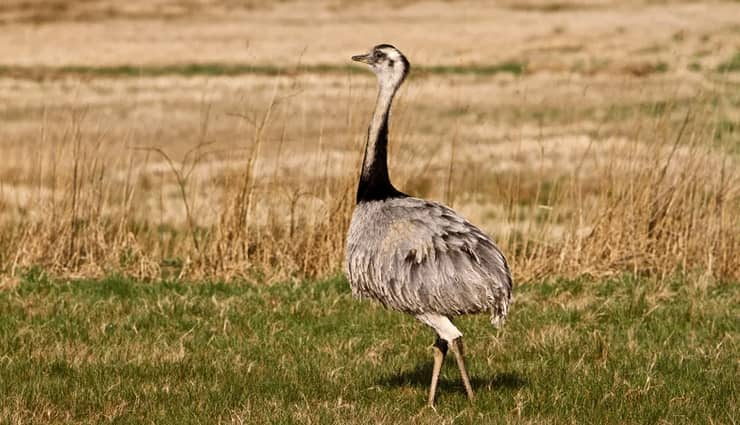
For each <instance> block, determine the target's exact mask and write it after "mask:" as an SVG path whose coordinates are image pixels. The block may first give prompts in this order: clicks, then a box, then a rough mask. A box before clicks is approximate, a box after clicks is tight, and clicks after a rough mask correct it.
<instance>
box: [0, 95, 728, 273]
mask: <svg viewBox="0 0 740 425" xmlns="http://www.w3.org/2000/svg"><path fill="white" fill-rule="evenodd" d="M291 87H292V86H291V85H290V84H288V85H283V86H279V85H277V84H276V85H275V86H274V90H273V91H272V95H271V96H270V97H269V98H268V100H267V101H266V102H261V103H259V104H254V102H249V101H244V102H243V103H242V104H241V105H242V106H243V108H242V109H239V108H238V107H237V108H232V109H231V111H230V112H229V113H228V114H227V115H228V116H229V117H230V118H231V119H232V122H233V131H234V132H235V133H238V134H239V139H240V142H239V145H238V146H229V147H228V149H225V148H223V147H221V146H220V145H219V140H218V135H214V134H213V131H212V130H211V123H212V121H213V120H214V119H215V118H214V114H213V108H212V107H213V104H212V103H209V102H208V101H203V103H202V109H201V113H200V118H201V121H200V125H199V130H198V134H197V135H196V137H193V138H192V140H193V142H192V143H191V144H190V145H189V146H188V147H187V149H183V150H181V151H178V152H174V151H173V149H172V148H171V147H168V146H166V145H164V144H162V143H159V142H158V141H157V140H156V137H157V133H156V132H154V133H153V134H152V135H151V137H150V138H148V139H147V138H143V140H142V138H140V137H138V136H137V135H136V134H134V133H131V134H127V135H125V136H123V137H120V138H118V139H116V140H111V136H110V134H109V132H108V129H107V127H106V125H105V123H101V122H99V120H96V119H90V117H89V115H90V114H89V112H90V110H89V108H86V107H84V106H80V105H77V106H71V107H70V108H69V110H68V111H66V112H65V116H66V118H65V119H64V120H61V121H60V120H54V121H52V120H50V119H48V117H47V114H46V113H44V114H43V115H42V116H41V117H39V120H38V128H37V129H38V132H37V134H38V136H37V139H36V140H33V141H29V143H28V145H27V147H25V148H23V149H22V152H23V153H22V154H20V155H19V156H17V157H16V159H15V160H14V161H6V164H5V165H6V170H4V171H5V172H4V174H2V181H1V182H0V185H1V186H0V190H1V191H2V192H3V193H4V195H5V196H4V198H3V199H4V200H5V201H4V205H2V207H3V209H4V210H5V214H4V216H5V218H4V219H3V222H2V232H1V233H0V271H1V272H2V273H3V274H5V275H6V276H7V275H10V276H14V275H18V274H20V273H23V272H24V271H25V270H28V269H29V268H33V267H40V268H42V269H44V270H46V271H48V272H50V273H53V274H56V275H64V276H90V275H92V276H96V275H103V274H109V273H121V274H125V275H130V276H134V277H137V278H142V279H149V278H157V277H161V276H175V277H178V278H194V279H220V278H225V279H229V278H236V277H253V276H261V277H266V278H268V279H284V278H289V277H294V276H318V275H325V274H331V273H336V272H338V271H340V270H341V265H342V257H343V246H344V238H345V233H346V230H347V226H348V223H349V219H350V216H351V213H352V209H353V199H354V190H355V182H356V177H357V171H356V170H357V169H358V167H359V163H360V160H361V146H362V143H363V140H362V135H363V131H362V130H361V129H362V128H363V127H364V121H365V119H366V118H367V110H368V106H364V105H365V103H367V102H368V101H369V99H370V98H369V97H364V96H361V95H356V94H354V95H352V94H351V95H349V96H348V98H350V99H352V101H351V102H350V103H348V105H347V107H346V108H344V112H345V113H346V116H344V117H341V118H338V119H334V121H336V122H334V123H333V124H331V125H333V126H335V127H339V130H338V132H339V133H344V134H348V135H349V134H351V135H352V136H350V137H348V140H351V142H350V143H349V144H351V146H350V147H349V148H348V152H349V153H348V154H347V155H344V156H343V155H341V153H340V152H337V151H336V150H333V149H330V148H329V147H328V145H327V143H326V141H325V140H324V137H323V133H322V132H321V131H319V133H318V134H319V136H318V138H317V139H318V140H305V141H302V143H303V144H304V145H305V146H306V149H305V150H304V151H301V152H297V151H295V150H292V149H293V147H294V146H295V144H294V143H288V141H287V136H286V134H288V133H290V131H292V130H291V126H296V125H297V124H296V123H295V117H296V116H298V115H300V114H301V108H305V102H302V100H301V95H300V92H296V91H294V90H293V89H292V88H291ZM348 90H349V89H348ZM418 101H419V99H415V98H413V99H411V100H408V101H404V100H403V99H402V101H401V104H400V105H399V107H398V110H397V112H396V115H397V116H398V117H399V119H398V120H397V121H395V122H394V124H393V129H392V133H393V136H392V137H394V146H393V147H392V149H393V153H392V156H394V157H395V159H394V160H393V161H392V164H391V165H392V173H393V176H394V178H395V179H396V180H397V181H398V182H400V184H399V185H400V186H401V189H402V190H406V191H407V192H410V193H412V194H414V195H418V196H431V197H434V198H438V199H441V200H444V201H446V202H449V203H451V204H452V205H453V206H454V207H456V208H458V209H459V210H460V211H461V212H462V213H463V214H464V215H468V216H471V218H473V219H474V220H473V221H476V222H479V223H480V224H481V225H482V227H484V228H485V229H486V230H487V231H489V232H490V233H491V234H492V235H493V236H494V237H495V239H497V240H498V242H499V244H500V245H501V248H502V249H503V250H504V252H505V253H506V254H507V257H508V258H509V261H510V263H511V267H512V270H513V272H514V275H515V279H516V280H517V281H520V282H521V281H527V280H531V279H536V278H541V277H545V276H574V275H581V274H589V275H594V276H602V275H609V274H618V273H623V272H632V273H638V274H646V275H650V276H654V277H657V278H660V277H663V276H666V275H670V274H673V273H691V274H695V275H696V276H700V277H708V278H715V279H734V280H738V279H740V256H738V255H737V252H738V251H739V250H740V179H739V177H740V176H739V175H738V167H737V165H738V158H737V155H736V154H733V153H730V150H731V149H730V148H731V147H729V148H728V146H727V145H726V144H721V143H717V142H716V141H715V137H714V136H715V133H716V126H717V124H716V123H717V119H716V107H715V102H713V101H712V98H711V96H707V97H706V98H697V99H695V100H694V101H693V102H692V103H690V104H688V105H686V104H679V103H677V104H675V105H672V104H668V105H667V106H665V105H663V106H662V107H661V108H660V111H658V112H657V113H647V112H644V111H642V112H638V113H636V114H635V115H634V116H633V117H632V118H633V119H631V120H630V121H628V122H629V126H627V127H625V126H624V122H627V121H624V122H620V123H617V125H616V127H617V128H616V129H614V128H611V129H610V130H609V131H606V130H603V131H602V130H601V129H602V128H606V127H608V126H609V124H610V122H611V121H610V120H611V119H612V118H611V117H610V116H608V115H607V116H605V117H603V118H601V121H602V122H601V123H600V124H599V126H597V127H596V128H595V129H591V130H584V131H583V132H582V133H581V134H577V135H576V136H573V135H572V134H571V135H566V136H562V137H561V136H542V137H533V138H532V137H529V136H524V135H523V136H521V137H520V138H507V139H506V140H504V141H499V143H491V144H490V145H482V146H481V145H476V146H471V145H469V144H468V143H467V142H466V140H465V139H464V137H465V136H464V132H462V131H461V130H462V129H463V127H464V124H463V121H462V120H463V119H464V118H465V116H466V110H465V109H464V108H463V109H462V110H461V112H460V113H459V115H460V116H461V117H462V118H461V119H460V120H458V121H457V124H456V125H455V126H453V127H454V128H451V129H448V131H449V132H448V133H447V135H446V137H444V138H441V141H440V142H439V143H438V144H436V145H435V146H434V148H433V149H428V150H427V154H426V157H425V156H418V157H416V158H417V160H416V161H407V160H406V159H407V158H408V155H409V152H411V157H414V151H413V149H414V145H415V143H417V141H416V140H415V139H414V137H413V136H412V135H413V132H414V129H413V128H414V126H418V125H420V124H423V120H424V115H423V114H418V115H415V111H414V107H415V106H418ZM415 102H416V103H415ZM360 105H363V106H360ZM311 108H315V106H311ZM304 112H305V111H304ZM314 112H315V111H314ZM319 112H320V111H319ZM653 112H654V111H653ZM326 126H329V124H326ZM612 127H614V126H612ZM358 129H359V131H358ZM293 130H295V129H293ZM294 133H295V131H294ZM533 147H534V148H533ZM471 150H472V151H473V156H475V155H479V156H480V155H483V156H485V155H490V156H492V157H495V158H496V160H495V161H492V162H490V163H488V162H486V161H484V162H483V164H481V163H480V162H479V163H468V162H466V161H468V159H469V157H470V152H469V151H471ZM399 152H400V153H404V152H405V155H407V156H405V157H401V158H399V156H400V153H399ZM466 152H467V154H466ZM394 153H395V154H396V155H394ZM466 155H467V156H466ZM19 158H20V159H19ZM466 158H467V159H466ZM440 159H441V162H442V164H443V165H442V166H435V165H434V164H433V163H434V161H438V160H440ZM506 161H509V162H517V163H525V164H526V166H522V167H508V166H504V165H502V164H504V163H506ZM401 162H403V163H401ZM285 163H292V164H293V166H291V167H288V168H286V167H284V166H283V165H284V164H285ZM296 164H297V165H296ZM8 170H10V171H8ZM9 200H13V202H10V201H9ZM476 218H477V219H480V220H475V219H476Z"/></svg>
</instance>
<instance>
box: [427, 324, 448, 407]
mask: <svg viewBox="0 0 740 425" xmlns="http://www.w3.org/2000/svg"><path fill="white" fill-rule="evenodd" d="M432 350H434V368H433V369H432V385H431V386H430V387H429V406H430V407H434V395H435V393H436V392H437V382H438V381H439V371H440V370H442V363H444V360H445V355H447V341H445V340H443V339H441V338H440V337H439V335H437V340H436V341H434V345H432Z"/></svg>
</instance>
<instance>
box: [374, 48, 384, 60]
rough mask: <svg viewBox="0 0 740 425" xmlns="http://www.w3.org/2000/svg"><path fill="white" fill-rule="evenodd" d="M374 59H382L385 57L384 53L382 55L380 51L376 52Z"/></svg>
mask: <svg viewBox="0 0 740 425" xmlns="http://www.w3.org/2000/svg"><path fill="white" fill-rule="evenodd" d="M373 57H374V58H375V59H380V58H382V57H383V53H381V52H380V50H376V51H374V52H373Z"/></svg>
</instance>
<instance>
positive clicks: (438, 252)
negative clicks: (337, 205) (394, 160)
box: [345, 44, 512, 406]
mask: <svg viewBox="0 0 740 425" xmlns="http://www.w3.org/2000/svg"><path fill="white" fill-rule="evenodd" d="M352 59H353V60H355V61H358V62H362V63H365V64H367V65H369V66H370V69H372V71H373V72H375V74H376V75H377V77H378V85H379V90H378V98H377V101H376V104H375V110H374V112H373V116H372V119H371V121H370V126H369V127H368V133H367V144H366V145H365V157H364V159H363V162H362V171H361V173H360V181H359V184H358V187H357V205H356V207H355V210H354V212H353V214H352V222H351V223H350V228H349V233H348V235H347V251H346V258H345V272H346V274H347V278H348V280H349V283H350V286H351V288H352V293H353V294H354V295H356V296H358V297H363V298H371V299H374V300H377V301H379V302H381V303H382V304H383V305H384V306H386V307H388V308H392V309H394V310H398V311H402V312H405V313H409V314H412V315H414V316H415V317H416V318H417V319H418V320H419V321H421V322H422V323H424V324H425V325H427V326H429V327H431V328H432V329H434V331H435V333H436V334H437V338H436V340H435V342H434V345H433V350H434V367H433V369H432V381H431V385H430V389H429V405H430V406H433V405H434V398H435V391H436V388H437V383H438V378H439V373H440V369H441V367H442V364H443V362H444V358H445V355H446V354H447V350H448V347H450V348H451V349H452V351H453V353H454V354H455V359H456V360H457V365H458V367H459V369H460V375H461V377H462V380H463V384H464V386H465V391H466V393H467V395H468V398H469V399H470V400H473V399H474V392H473V389H472V386H471V384H470V378H469V376H468V373H467V369H466V368H465V362H464V355H463V346H462V332H460V330H459V329H457V328H456V327H455V325H454V324H452V322H451V321H450V319H449V316H457V315H460V314H468V313H480V312H485V311H488V312H490V314H491V322H492V323H493V324H494V325H496V326H498V325H501V324H502V323H503V322H504V320H505V319H506V316H507V314H508V311H509V302H510V300H511V290H512V281H511V273H510V272H509V267H508V265H507V263H506V259H505V258H504V255H503V254H502V253H501V251H500V250H499V249H498V247H497V246H496V244H495V243H494V242H493V240H491V238H489V237H488V236H487V235H486V234H485V233H484V232H483V231H481V230H480V229H479V228H478V227H476V226H474V225H472V224H471V223H470V222H468V221H467V220H465V219H464V218H462V217H460V216H459V215H458V214H457V213H455V212H454V211H453V210H451V209H450V208H448V207H446V206H444V205H441V204H439V203H436V202H431V201H425V200H422V199H418V198H413V197H410V196H408V195H406V194H404V193H402V192H400V191H399V190H398V189H396V188H395V187H394V186H393V184H392V183H391V181H390V177H389V175H388V164H387V145H388V119H389V115H390V110H391V105H392V103H393V97H394V96H395V94H396V91H397V90H398V88H399V87H400V86H401V84H402V83H403V81H404V80H405V78H406V74H407V73H408V71H409V69H410V65H409V62H408V60H406V58H405V57H404V56H403V54H401V52H400V51H398V49H396V48H395V47H393V46H391V45H388V44H381V45H378V46H375V47H374V48H373V49H372V50H371V51H370V53H367V54H364V55H357V56H353V57H352Z"/></svg>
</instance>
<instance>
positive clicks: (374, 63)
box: [352, 44, 411, 88]
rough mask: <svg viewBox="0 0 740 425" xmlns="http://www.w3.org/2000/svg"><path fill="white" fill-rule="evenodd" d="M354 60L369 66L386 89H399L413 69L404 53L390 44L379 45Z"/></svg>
mask: <svg viewBox="0 0 740 425" xmlns="http://www.w3.org/2000/svg"><path fill="white" fill-rule="evenodd" d="M352 60H353V61H357V62H362V63H366V64H368V65H369V66H370V69H372V70H373V72H374V73H375V75H377V76H378V82H379V83H380V85H381V86H384V87H393V88H398V86H400V85H401V83H402V82H403V80H404V78H406V74H408V72H409V69H411V65H410V64H409V61H408V60H407V59H406V57H405V56H404V55H403V53H401V52H400V51H399V50H398V49H396V48H395V47H393V46H391V45H390V44H378V45H377V46H375V47H373V48H372V49H371V50H370V52H368V53H366V54H364V55H357V56H352Z"/></svg>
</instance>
